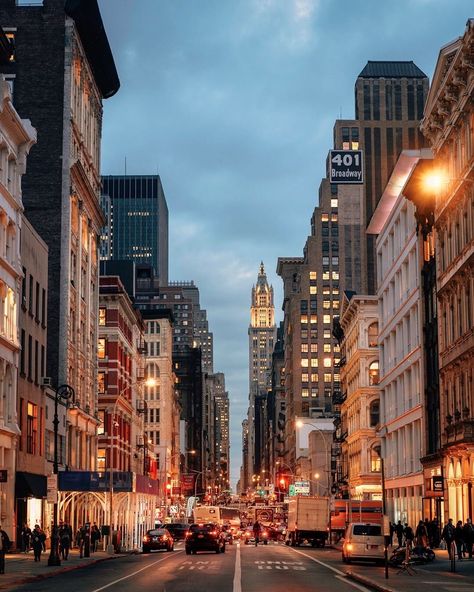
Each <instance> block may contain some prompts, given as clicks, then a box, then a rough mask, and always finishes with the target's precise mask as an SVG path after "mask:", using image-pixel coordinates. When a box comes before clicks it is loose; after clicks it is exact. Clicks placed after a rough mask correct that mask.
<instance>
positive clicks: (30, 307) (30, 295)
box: [28, 273, 34, 316]
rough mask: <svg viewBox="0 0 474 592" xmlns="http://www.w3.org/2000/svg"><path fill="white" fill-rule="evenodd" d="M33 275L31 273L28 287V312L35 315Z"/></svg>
mask: <svg viewBox="0 0 474 592" xmlns="http://www.w3.org/2000/svg"><path fill="white" fill-rule="evenodd" d="M33 285H34V282H33V276H32V275H31V273H30V282H29V287H28V312H29V313H30V315H31V316H33Z"/></svg>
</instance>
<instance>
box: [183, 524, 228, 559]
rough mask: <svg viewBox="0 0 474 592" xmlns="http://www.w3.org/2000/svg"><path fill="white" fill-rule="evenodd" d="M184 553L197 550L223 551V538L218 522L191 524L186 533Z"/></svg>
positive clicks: (187, 553) (188, 553)
mask: <svg viewBox="0 0 474 592" xmlns="http://www.w3.org/2000/svg"><path fill="white" fill-rule="evenodd" d="M185 548H186V555H190V554H191V553H194V554H196V553H197V551H215V552H216V553H224V552H225V538H224V535H223V533H222V530H221V528H220V526H219V525H218V524H213V523H207V524H191V526H190V527H189V530H188V533H187V534H186V544H185Z"/></svg>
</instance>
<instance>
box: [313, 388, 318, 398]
mask: <svg viewBox="0 0 474 592" xmlns="http://www.w3.org/2000/svg"><path fill="white" fill-rule="evenodd" d="M311 396H312V397H317V396H318V389H317V388H316V387H313V388H312V389H311Z"/></svg>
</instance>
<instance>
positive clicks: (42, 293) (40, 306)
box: [21, 267, 47, 327]
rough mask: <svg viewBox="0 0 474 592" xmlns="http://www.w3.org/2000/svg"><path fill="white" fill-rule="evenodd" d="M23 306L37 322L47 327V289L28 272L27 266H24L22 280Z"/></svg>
mask: <svg viewBox="0 0 474 592" xmlns="http://www.w3.org/2000/svg"><path fill="white" fill-rule="evenodd" d="M21 306H22V308H23V310H27V311H28V313H29V315H30V316H31V317H34V319H35V321H36V322H37V323H41V325H42V326H43V327H46V306H47V303H46V290H45V289H44V288H41V286H40V283H39V282H38V281H36V280H35V279H34V277H33V275H32V274H31V273H30V274H28V273H27V269H26V267H23V278H22V281H21Z"/></svg>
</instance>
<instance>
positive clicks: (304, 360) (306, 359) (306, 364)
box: [301, 358, 308, 368]
mask: <svg viewBox="0 0 474 592" xmlns="http://www.w3.org/2000/svg"><path fill="white" fill-rule="evenodd" d="M301 367H302V368H307V367H308V358H303V359H302V360H301Z"/></svg>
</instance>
